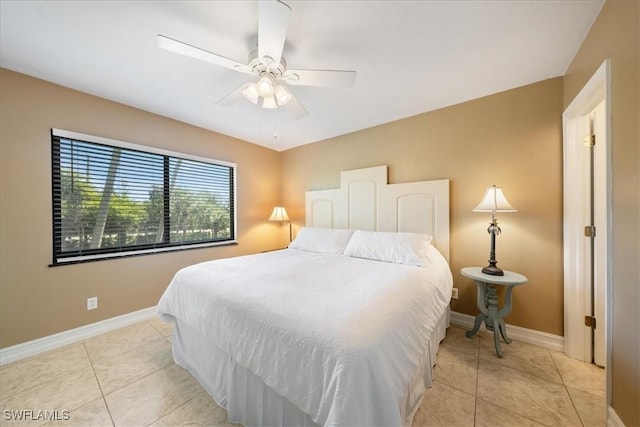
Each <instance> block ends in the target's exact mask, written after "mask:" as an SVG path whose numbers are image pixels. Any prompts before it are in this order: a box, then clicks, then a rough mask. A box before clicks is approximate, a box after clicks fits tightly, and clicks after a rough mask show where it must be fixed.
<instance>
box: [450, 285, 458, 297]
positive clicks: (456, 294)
mask: <svg viewBox="0 0 640 427" xmlns="http://www.w3.org/2000/svg"><path fill="white" fill-rule="evenodd" d="M451 299H458V288H453V289H451Z"/></svg>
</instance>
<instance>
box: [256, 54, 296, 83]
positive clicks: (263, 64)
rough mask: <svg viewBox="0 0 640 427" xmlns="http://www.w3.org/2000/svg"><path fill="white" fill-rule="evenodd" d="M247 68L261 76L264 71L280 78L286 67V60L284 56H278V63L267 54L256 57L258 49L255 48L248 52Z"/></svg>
mask: <svg viewBox="0 0 640 427" xmlns="http://www.w3.org/2000/svg"><path fill="white" fill-rule="evenodd" d="M249 68H251V71H252V72H253V73H254V74H256V75H258V76H261V75H263V74H265V73H269V74H271V75H272V76H273V78H276V79H278V78H280V77H282V75H283V74H284V72H285V71H286V69H287V61H286V60H285V59H284V57H280V63H278V64H276V63H275V62H274V61H273V59H272V58H271V57H269V56H263V57H262V58H259V57H258V49H255V50H253V51H251V53H249Z"/></svg>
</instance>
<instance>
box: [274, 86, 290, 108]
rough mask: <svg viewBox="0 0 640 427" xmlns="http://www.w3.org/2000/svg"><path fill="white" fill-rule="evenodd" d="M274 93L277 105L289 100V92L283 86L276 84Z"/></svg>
mask: <svg viewBox="0 0 640 427" xmlns="http://www.w3.org/2000/svg"><path fill="white" fill-rule="evenodd" d="M274 93H275V95H276V100H277V101H278V105H280V106H282V105H285V104H286V103H287V102H289V101H291V93H289V91H288V90H287V89H286V88H285V87H284V86H280V85H277V86H276V87H275V91H274Z"/></svg>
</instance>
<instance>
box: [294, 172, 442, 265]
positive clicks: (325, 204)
mask: <svg viewBox="0 0 640 427" xmlns="http://www.w3.org/2000/svg"><path fill="white" fill-rule="evenodd" d="M305 209H306V226H307V227H319V228H350V229H357V230H371V231H404V232H413V233H427V234H430V235H432V236H433V244H434V245H435V246H436V247H437V248H438V250H439V251H440V252H441V253H442V255H443V256H444V257H445V258H446V259H447V261H449V180H448V179H439V180H435V181H420V182H408V183H403V184H388V183H387V167H386V166H376V167H372V168H366V169H356V170H350V171H344V172H342V173H341V174H340V188H337V189H333V190H316V191H307V192H306V195H305Z"/></svg>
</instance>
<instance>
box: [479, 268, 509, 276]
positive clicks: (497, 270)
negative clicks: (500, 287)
mask: <svg viewBox="0 0 640 427" xmlns="http://www.w3.org/2000/svg"><path fill="white" fill-rule="evenodd" d="M482 272H483V273H484V274H490V275H492V276H504V271H502V269H501V268H498V267H496V266H495V265H488V266H486V267H484V268H483V269H482Z"/></svg>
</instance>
